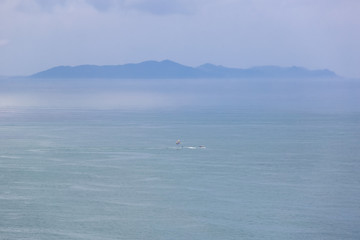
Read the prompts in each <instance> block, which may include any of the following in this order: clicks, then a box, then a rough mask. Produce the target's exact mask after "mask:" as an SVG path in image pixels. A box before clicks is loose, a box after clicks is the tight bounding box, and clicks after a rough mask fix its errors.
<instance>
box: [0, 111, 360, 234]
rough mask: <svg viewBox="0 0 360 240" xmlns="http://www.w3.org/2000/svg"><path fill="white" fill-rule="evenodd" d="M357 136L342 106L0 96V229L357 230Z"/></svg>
mask: <svg viewBox="0 0 360 240" xmlns="http://www.w3.org/2000/svg"><path fill="white" fill-rule="evenodd" d="M177 139H180V140H181V141H182V144H181V146H177V145H176V144H175V142H176V140H177ZM359 143H360V114H359V113H352V112H347V113H335V112H334V113H318V112H314V111H309V112H301V111H298V112H296V111H285V110H278V111H259V110H251V109H246V108H233V109H221V108H218V109H206V108H202V109H197V110H195V109H194V110H184V109H182V110H177V111H171V110H163V111H161V110H139V111H127V110H84V109H75V108H74V109H71V108H68V109H55V108H16V107H14V108H11V107H10V108H1V110H0V239H1V240H5V239H6V240H7V239H9V240H10V239H29V240H52V239H54V240H55V239H56V240H60V239H66V240H82V239H83V240H110V239H129V240H130V239H134V240H135V239H139V240H140V239H141V240H144V239H151V240H152V239H154V240H155V239H156V240H161V239H164V240H168V239H174V240H177V239H183V240H189V239H199V240H210V239H214V240H215V239H216V240H218V239H274V240H282V239H284V240H290V239H292V240H303V239H309V240H310V239H314V240H315V239H316V240H319V239H324V240H325V239H326V240H332V239H334V240H335V239H342V240H346V239H354V240H355V239H360V145H359ZM200 145H204V146H206V148H200V147H199V146H200Z"/></svg>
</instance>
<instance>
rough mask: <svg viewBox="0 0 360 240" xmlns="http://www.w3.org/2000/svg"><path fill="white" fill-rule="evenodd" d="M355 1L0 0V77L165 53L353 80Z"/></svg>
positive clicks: (358, 6) (358, 44)
mask: <svg viewBox="0 0 360 240" xmlns="http://www.w3.org/2000/svg"><path fill="white" fill-rule="evenodd" d="M359 13H360V1H359V0H0V75H27V74H32V73H35V72H38V71H42V70H45V69H47V68H50V67H53V66H57V65H80V64H97V65H107V64H112V65H113V64H124V63H137V62H142V61H146V60H163V59H170V60H173V61H176V62H179V63H181V64H185V65H190V66H198V65H200V64H203V63H208V62H209V63H213V64H219V65H224V66H229V67H239V68H247V67H251V66H259V65H280V66H293V65H296V66H303V67H306V68H309V69H324V68H327V69H331V70H333V71H335V72H336V73H338V74H339V75H342V76H346V77H357V78H360V14H359Z"/></svg>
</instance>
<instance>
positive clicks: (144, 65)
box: [30, 60, 336, 79]
mask: <svg viewBox="0 0 360 240" xmlns="http://www.w3.org/2000/svg"><path fill="white" fill-rule="evenodd" d="M30 77H32V78H127V79H131V78H138V79H154V78H155V79H158V78H302V77H336V74H335V73H334V72H332V71H330V70H327V69H324V70H308V69H306V68H302V67H295V66H294V67H278V66H261V67H252V68H247V69H241V68H228V67H223V66H218V65H213V64H209V63H207V64H203V65H201V66H199V67H189V66H185V65H182V64H179V63H176V62H173V61H170V60H164V61H161V62H158V61H145V62H141V63H135V64H134V63H130V64H124V65H104V66H97V65H80V66H58V67H54V68H50V69H48V70H45V71H42V72H38V73H35V74H33V75H31V76H30Z"/></svg>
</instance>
